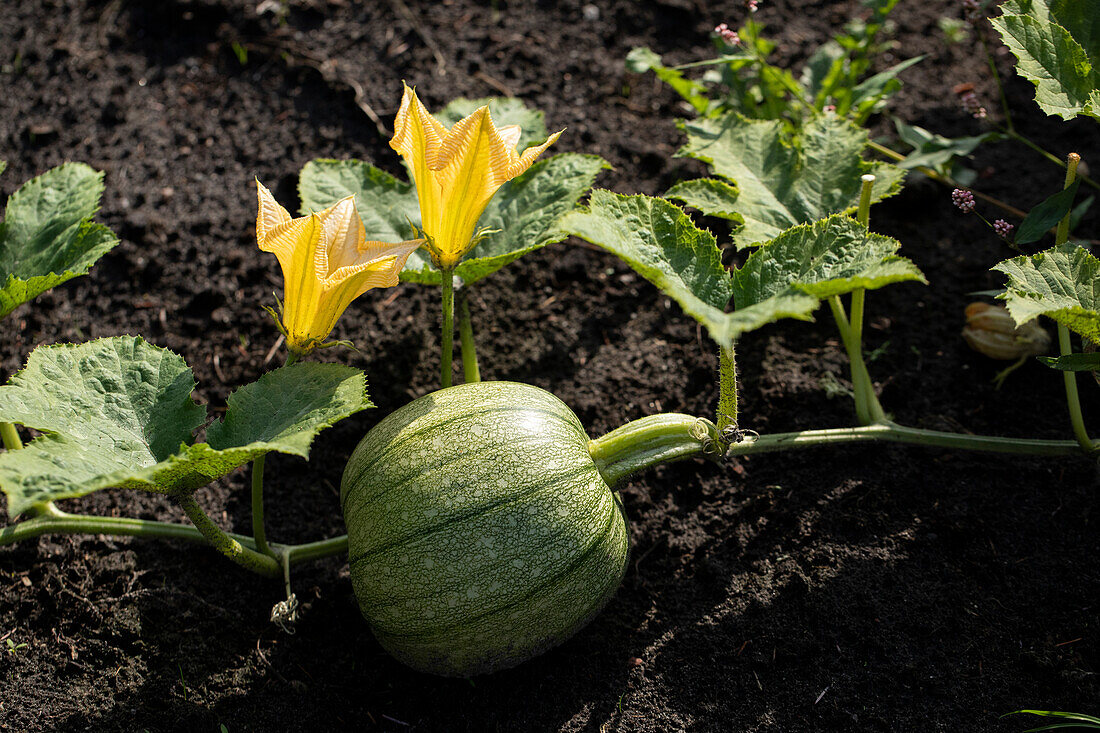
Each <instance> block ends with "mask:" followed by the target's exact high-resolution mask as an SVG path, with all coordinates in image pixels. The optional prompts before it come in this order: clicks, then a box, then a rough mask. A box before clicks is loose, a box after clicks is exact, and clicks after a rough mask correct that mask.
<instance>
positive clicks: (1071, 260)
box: [993, 245, 1100, 342]
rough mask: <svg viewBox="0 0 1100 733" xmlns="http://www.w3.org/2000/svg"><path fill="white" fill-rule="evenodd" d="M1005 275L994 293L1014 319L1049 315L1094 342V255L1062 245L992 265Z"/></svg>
mask: <svg viewBox="0 0 1100 733" xmlns="http://www.w3.org/2000/svg"><path fill="white" fill-rule="evenodd" d="M993 269H994V270H997V271H999V272H1003V273H1004V274H1005V275H1007V276H1008V282H1007V283H1006V285H1005V292H1004V294H1003V295H1002V296H1000V297H1001V298H1002V299H1003V300H1004V301H1005V305H1006V306H1007V307H1008V312H1009V313H1011V314H1012V318H1013V320H1015V321H1016V323H1017V325H1022V324H1024V323H1026V322H1028V321H1030V320H1031V319H1032V318H1035V317H1036V316H1049V317H1050V318H1053V319H1054V320H1055V321H1057V322H1058V323H1061V324H1062V325H1064V326H1065V327H1066V328H1068V329H1070V330H1071V331H1075V332H1076V333H1079V334H1081V335H1082V336H1085V337H1086V338H1089V339H1091V340H1092V341H1096V342H1100V259H1097V258H1096V257H1093V256H1092V255H1091V254H1089V253H1088V251H1086V250H1085V249H1084V248H1082V247H1077V246H1074V245H1063V246H1062V247H1054V248H1052V249H1048V250H1045V251H1043V252H1040V253H1038V254H1036V255H1032V256H1030V257H1028V256H1026V255H1023V256H1020V257H1013V258H1012V259H1010V260H1005V261H1004V262H1001V263H999V264H997V265H996V266H994V267H993Z"/></svg>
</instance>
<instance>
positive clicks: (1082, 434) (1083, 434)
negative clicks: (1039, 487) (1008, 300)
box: [1058, 323, 1100, 451]
mask: <svg viewBox="0 0 1100 733" xmlns="http://www.w3.org/2000/svg"><path fill="white" fill-rule="evenodd" d="M1058 350H1059V352H1060V353H1061V354H1062V356H1069V355H1070V354H1072V353H1073V346H1072V344H1071V343H1070V340H1069V329H1068V328H1066V327H1065V326H1063V325H1062V324H1061V323H1059V324H1058ZM1062 379H1063V380H1064V381H1065V385H1066V405H1067V406H1068V407H1069V422H1070V425H1072V426H1073V435H1074V436H1075V437H1076V438H1077V442H1078V443H1079V444H1080V445H1081V447H1082V448H1084V449H1085V450H1086V451H1094V450H1100V443H1093V442H1092V439H1091V438H1090V437H1089V433H1088V430H1086V429H1085V416H1084V414H1082V412H1081V398H1080V397H1079V396H1078V394H1077V372H1069V371H1066V372H1062Z"/></svg>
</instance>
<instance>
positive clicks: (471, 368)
mask: <svg viewBox="0 0 1100 733" xmlns="http://www.w3.org/2000/svg"><path fill="white" fill-rule="evenodd" d="M467 292H468V291H467V289H466V288H459V291H458V296H457V298H456V300H457V301H458V338H459V341H460V343H461V345H462V376H463V378H464V379H465V380H466V382H467V383H470V382H480V381H481V369H480V368H479V367H478V365H477V344H475V343H474V325H473V322H472V321H471V320H470V298H469V297H468V296H467Z"/></svg>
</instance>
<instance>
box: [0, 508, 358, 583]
mask: <svg viewBox="0 0 1100 733" xmlns="http://www.w3.org/2000/svg"><path fill="white" fill-rule="evenodd" d="M43 506H44V507H46V508H45V509H44V510H43V511H42V512H41V513H40V514H39V515H37V516H35V518H34V519H29V520H26V521H22V522H18V523H16V524H13V525H10V526H7V527H4V528H3V529H0V546H3V545H11V544H15V543H16V542H22V541H24V540H29V539H34V538H35V537H41V536H42V535H47V534H103V535H112V536H117V537H147V538H157V539H169V540H183V541H185V542H196V543H201V544H204V545H207V544H209V540H207V538H206V537H205V536H204V535H203V534H202V533H201V532H200V531H199V530H198V529H197V528H196V527H193V526H191V525H188V524H177V523H174V522H157V521H154V520H149V519H130V518H127V517H97V516H92V515H88V514H70V513H68V512H64V511H61V510H60V509H58V508H56V507H55V506H54V505H53V504H48V505H43ZM219 531H220V530H219ZM223 534H224V535H225V536H227V537H228V538H230V539H232V540H235V541H236V542H238V543H240V544H241V545H242V546H243V547H245V548H246V549H249V550H255V549H256V541H255V540H254V539H253V538H252V537H248V536H246V535H240V534H234V533H232V532H224V533H223ZM270 548H271V550H272V553H273V555H277V556H280V557H282V556H285V557H287V558H288V559H289V561H290V564H291V565H294V564H296V563H301V562H309V561H311V560H320V559H322V558H326V557H332V556H334V555H341V554H346V553H347V549H348V537H347V535H340V536H339V537H332V538H330V539H327V540H319V541H317V542H307V543H305V544H301V545H283V544H279V543H276V542H272V543H271V544H270ZM280 572H281V571H280Z"/></svg>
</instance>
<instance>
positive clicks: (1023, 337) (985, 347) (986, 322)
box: [962, 303, 1050, 361]
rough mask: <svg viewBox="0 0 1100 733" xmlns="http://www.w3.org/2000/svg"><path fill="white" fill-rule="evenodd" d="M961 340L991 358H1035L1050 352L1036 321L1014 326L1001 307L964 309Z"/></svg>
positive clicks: (980, 305) (986, 305)
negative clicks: (964, 320) (964, 319)
mask: <svg viewBox="0 0 1100 733" xmlns="http://www.w3.org/2000/svg"><path fill="white" fill-rule="evenodd" d="M962 335H963V338H964V339H966V343H967V344H968V345H969V346H970V348H972V349H974V351H977V352H979V353H982V354H985V355H986V356H988V357H990V358H991V359H1001V360H1003V361H1011V360H1013V359H1022V358H1026V357H1028V356H1039V355H1040V354H1045V353H1047V351H1048V350H1049V349H1050V334H1048V333H1047V332H1046V329H1044V328H1043V327H1042V326H1040V325H1039V323H1038V322H1037V321H1028V322H1027V323H1025V324H1023V325H1021V326H1017V325H1016V321H1014V320H1013V319H1012V316H1011V315H1009V313H1008V309H1007V308H1005V307H1004V306H1003V305H990V304H989V303H971V304H970V305H968V306H966V326H965V327H964V328H963V332H962Z"/></svg>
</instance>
